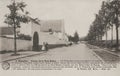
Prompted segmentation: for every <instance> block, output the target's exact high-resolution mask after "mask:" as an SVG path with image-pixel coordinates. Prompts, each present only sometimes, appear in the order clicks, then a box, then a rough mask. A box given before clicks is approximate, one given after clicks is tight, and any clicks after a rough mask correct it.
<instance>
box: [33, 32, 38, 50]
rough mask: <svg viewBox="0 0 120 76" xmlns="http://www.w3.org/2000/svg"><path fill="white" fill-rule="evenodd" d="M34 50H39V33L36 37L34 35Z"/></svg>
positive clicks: (36, 33) (35, 34)
mask: <svg viewBox="0 0 120 76" xmlns="http://www.w3.org/2000/svg"><path fill="white" fill-rule="evenodd" d="M33 50H34V51H38V50H39V35H38V32H34V35H33Z"/></svg>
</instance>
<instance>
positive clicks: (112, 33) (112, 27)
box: [111, 26, 113, 45]
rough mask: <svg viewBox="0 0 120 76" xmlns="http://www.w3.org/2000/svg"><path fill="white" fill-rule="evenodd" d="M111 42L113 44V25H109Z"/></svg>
mask: <svg viewBox="0 0 120 76" xmlns="http://www.w3.org/2000/svg"><path fill="white" fill-rule="evenodd" d="M111 27H112V28H111V44H112V45H113V26H111Z"/></svg>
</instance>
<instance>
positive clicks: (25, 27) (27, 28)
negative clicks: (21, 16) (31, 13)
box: [20, 22, 32, 36]
mask: <svg viewBox="0 0 120 76" xmlns="http://www.w3.org/2000/svg"><path fill="white" fill-rule="evenodd" d="M20 33H21V34H25V35H30V36H32V28H31V22H29V23H26V24H25V23H21V28H20Z"/></svg>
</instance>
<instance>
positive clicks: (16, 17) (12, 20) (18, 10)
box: [4, 0, 29, 55]
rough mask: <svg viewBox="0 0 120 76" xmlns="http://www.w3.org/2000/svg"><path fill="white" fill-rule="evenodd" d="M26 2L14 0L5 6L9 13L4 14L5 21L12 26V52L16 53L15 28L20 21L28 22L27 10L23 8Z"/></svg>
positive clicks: (18, 25)
mask: <svg viewBox="0 0 120 76" xmlns="http://www.w3.org/2000/svg"><path fill="white" fill-rule="evenodd" d="M25 7H26V4H25V3H24V2H15V0H14V1H13V2H12V3H11V4H9V5H8V6H7V8H8V9H9V10H10V13H9V14H6V15H5V17H6V19H5V21H4V22H5V23H7V24H8V25H11V27H13V28H14V54H13V55H17V45H16V37H17V36H16V29H17V28H19V27H20V23H28V22H29V19H28V14H29V12H27V11H25V10H24V8H25Z"/></svg>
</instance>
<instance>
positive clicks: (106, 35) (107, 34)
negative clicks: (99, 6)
mask: <svg viewBox="0 0 120 76" xmlns="http://www.w3.org/2000/svg"><path fill="white" fill-rule="evenodd" d="M105 28H106V31H105V32H106V44H105V46H106V47H107V37H108V34H107V27H105Z"/></svg>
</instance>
